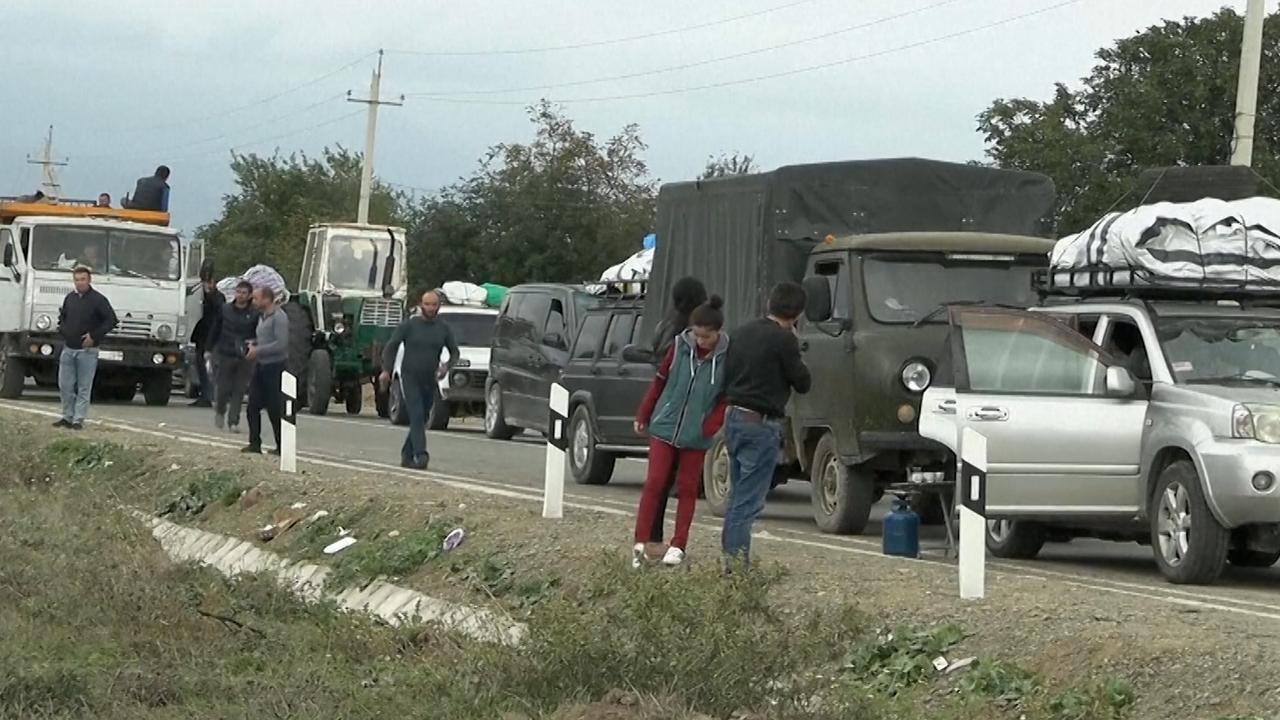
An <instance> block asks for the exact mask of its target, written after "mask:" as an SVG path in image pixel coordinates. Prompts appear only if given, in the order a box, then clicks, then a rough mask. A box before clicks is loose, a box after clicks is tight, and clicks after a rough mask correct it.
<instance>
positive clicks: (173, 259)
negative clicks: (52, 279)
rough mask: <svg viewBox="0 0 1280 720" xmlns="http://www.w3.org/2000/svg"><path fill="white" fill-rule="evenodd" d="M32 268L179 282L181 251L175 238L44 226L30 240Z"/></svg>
mask: <svg viewBox="0 0 1280 720" xmlns="http://www.w3.org/2000/svg"><path fill="white" fill-rule="evenodd" d="M30 252H31V267H32V268H33V269H35V270H66V271H68V272H69V271H71V270H72V269H74V268H75V267H76V266H78V265H84V266H86V267H88V268H89V269H91V270H92V271H93V272H94V273H95V274H97V275H124V276H128V277H140V278H146V279H149V280H178V279H180V278H181V272H182V251H181V247H180V246H179V243H178V238H177V236H175V235H170V234H167V233H152V232H145V231H138V230H121V229H116V228H103V227H92V226H87V225H43V226H40V227H38V228H36V229H35V230H34V232H33V233H32V239H31V250H30Z"/></svg>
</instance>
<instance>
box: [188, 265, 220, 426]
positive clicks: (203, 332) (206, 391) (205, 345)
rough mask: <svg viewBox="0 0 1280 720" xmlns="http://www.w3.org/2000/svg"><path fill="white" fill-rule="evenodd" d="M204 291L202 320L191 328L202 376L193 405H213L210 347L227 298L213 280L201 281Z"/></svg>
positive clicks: (197, 367)
mask: <svg viewBox="0 0 1280 720" xmlns="http://www.w3.org/2000/svg"><path fill="white" fill-rule="evenodd" d="M201 290H202V291H203V292H204V298H203V302H202V303H201V306H200V320H199V321H198V322H197V323H196V326H195V327H194V328H192V329H191V342H193V343H195V346H196V375H197V376H198V377H199V378H200V397H199V398H198V399H196V401H195V402H193V403H191V406H192V407H205V408H207V407H213V381H212V379H211V378H210V377H209V361H210V360H211V359H212V358H211V357H206V355H207V354H209V349H210V347H212V345H213V336H214V334H215V332H216V331H217V329H218V328H217V326H218V322H219V320H220V319H221V317H222V306H223V304H224V303H225V302H226V298H224V297H222V291H221V290H219V289H218V285H217V283H215V282H214V281H213V280H211V279H210V280H203V281H201Z"/></svg>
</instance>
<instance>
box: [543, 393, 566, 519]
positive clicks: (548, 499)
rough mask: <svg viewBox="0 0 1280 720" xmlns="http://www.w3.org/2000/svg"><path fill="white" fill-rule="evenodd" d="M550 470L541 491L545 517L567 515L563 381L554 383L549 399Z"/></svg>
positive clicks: (548, 445) (548, 449)
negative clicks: (565, 508)
mask: <svg viewBox="0 0 1280 720" xmlns="http://www.w3.org/2000/svg"><path fill="white" fill-rule="evenodd" d="M547 406H548V411H549V417H548V419H547V470H546V478H545V483H544V487H543V491H542V517H544V518H546V519H548V520H559V519H560V518H562V517H564V474H565V471H566V466H565V451H566V450H567V449H568V447H569V391H568V390H566V389H565V387H564V386H563V385H561V384H560V383H552V384H551V398H550V400H549V401H548V403H547Z"/></svg>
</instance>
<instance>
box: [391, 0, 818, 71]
mask: <svg viewBox="0 0 1280 720" xmlns="http://www.w3.org/2000/svg"><path fill="white" fill-rule="evenodd" d="M813 2H816V0H793V1H792V2H789V3H784V4H782V5H775V6H773V7H769V8H765V9H763V10H756V11H754V12H749V13H744V14H742V15H734V16H732V17H727V18H720V19H719V20H709V21H707V22H702V23H698V24H696V25H685V26H683V27H677V28H669V29H667V30H657V31H654V32H648V33H643V34H640V35H627V36H624V37H619V38H612V39H609V40H593V41H590V42H583V43H573V44H569V45H547V46H543V47H532V48H520V49H506V50H438V51H436V50H388V51H387V52H389V53H395V54H397V55H416V56H419V57H478V56H486V55H531V54H536V53H552V52H563V51H566V50H584V49H586V48H595V47H603V46H606V45H621V44H624V43H630V42H638V41H640V40H651V39H653V38H657V37H663V36H666V35H677V34H680V33H687V32H692V31H694V30H702V29H704V28H709V27H715V26H717V25H727V24H729V23H734V22H738V21H740V20H748V19H750V18H754V17H760V16H762V15H769V14H771V13H775V12H779V11H782V10H788V9H790V8H793V7H798V6H800V5H808V4H810V3H813Z"/></svg>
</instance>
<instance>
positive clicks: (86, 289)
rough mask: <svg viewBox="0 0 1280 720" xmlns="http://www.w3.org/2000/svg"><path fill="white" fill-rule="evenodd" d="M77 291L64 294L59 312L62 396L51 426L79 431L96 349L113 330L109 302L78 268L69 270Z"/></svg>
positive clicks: (95, 363) (95, 366)
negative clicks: (57, 413) (59, 411)
mask: <svg viewBox="0 0 1280 720" xmlns="http://www.w3.org/2000/svg"><path fill="white" fill-rule="evenodd" d="M72 277H73V278H74V280H75V285H76V289H75V290H73V291H72V292H70V293H68V294H67V297H66V298H65V299H64V300H63V301H62V309H61V310H59V311H58V334H59V335H61V336H62V343H63V345H62V354H61V355H59V356H58V390H59V391H60V392H61V393H62V417H61V418H60V419H59V420H58V422H56V423H54V424H53V425H54V427H60V428H71V429H72V430H80V429H81V428H83V427H84V420H85V417H86V416H87V415H88V414H89V401H90V398H91V397H92V395H91V393H92V392H93V378H94V376H96V375H97V374H98V346H99V345H101V344H102V341H103V339H104V338H106V337H107V333H109V332H111V331H112V330H114V329H115V327H116V323H117V320H116V312H115V310H113V309H112V308H111V301H109V300H107V298H106V296H105V295H103V294H102V293H100V292H98V291H97V290H94V289H93V284H92V283H93V272H92V271H91V270H89V268H87V267H84V266H80V267H77V268H76V269H75V270H73V271H72Z"/></svg>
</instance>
